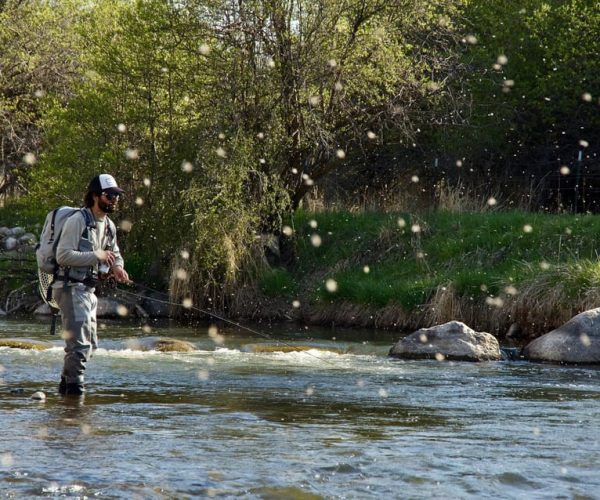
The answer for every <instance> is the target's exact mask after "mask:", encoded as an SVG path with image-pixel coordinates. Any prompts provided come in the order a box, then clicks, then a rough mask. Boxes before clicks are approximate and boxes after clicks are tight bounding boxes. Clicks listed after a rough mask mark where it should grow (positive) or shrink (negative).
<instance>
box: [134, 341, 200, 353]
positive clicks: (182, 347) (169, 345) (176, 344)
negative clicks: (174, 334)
mask: <svg viewBox="0 0 600 500" xmlns="http://www.w3.org/2000/svg"><path fill="white" fill-rule="evenodd" d="M127 347H128V348H129V349H132V350H134V351H159V352H194V351H197V350H198V348H197V347H196V346H195V345H194V344H192V343H191V342H188V341H187V340H179V339H171V338H168V337H143V338H140V339H132V340H129V341H127Z"/></svg>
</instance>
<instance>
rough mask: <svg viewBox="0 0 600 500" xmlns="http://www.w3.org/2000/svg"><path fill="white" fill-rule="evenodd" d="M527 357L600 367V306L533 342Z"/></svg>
mask: <svg viewBox="0 0 600 500" xmlns="http://www.w3.org/2000/svg"><path fill="white" fill-rule="evenodd" d="M523 356H524V357H525V358H526V359H529V360H530V361H549V362H555V363H583V364H600V307H599V308H596V309H590V310H589V311H584V312H582V313H580V314H578V315H577V316H574V317H573V318H571V319H570V320H569V321H567V322H566V323H565V324H564V325H562V326H559V327H558V328H557V329H555V330H552V331H551V332H549V333H546V334H545V335H542V336H541V337H538V338H537V339H535V340H534V341H532V342H530V343H529V344H527V345H526V346H525V348H524V349H523Z"/></svg>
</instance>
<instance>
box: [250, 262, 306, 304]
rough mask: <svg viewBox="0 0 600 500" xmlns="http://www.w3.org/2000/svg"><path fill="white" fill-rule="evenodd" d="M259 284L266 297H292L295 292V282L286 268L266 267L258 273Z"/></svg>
mask: <svg viewBox="0 0 600 500" xmlns="http://www.w3.org/2000/svg"><path fill="white" fill-rule="evenodd" d="M259 286H260V289H261V291H262V292H263V293H264V294H265V295H266V296H267V297H278V298H283V297H292V296H293V294H294V293H296V292H297V283H296V282H295V281H294V279H293V277H292V275H291V274H290V272H289V271H288V270H287V269H284V268H281V267H277V268H274V269H268V270H266V271H265V272H263V273H262V274H261V275H260V278H259Z"/></svg>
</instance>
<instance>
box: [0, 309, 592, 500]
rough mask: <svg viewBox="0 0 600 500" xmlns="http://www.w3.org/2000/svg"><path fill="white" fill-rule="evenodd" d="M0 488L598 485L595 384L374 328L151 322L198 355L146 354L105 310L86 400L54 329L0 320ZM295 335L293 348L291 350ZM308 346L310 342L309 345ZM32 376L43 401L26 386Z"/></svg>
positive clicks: (182, 493)
mask: <svg viewBox="0 0 600 500" xmlns="http://www.w3.org/2000/svg"><path fill="white" fill-rule="evenodd" d="M0 331H1V332H2V333H1V335H2V337H11V338H14V337H21V338H22V337H28V338H34V339H38V340H49V339H50V340H51V341H53V343H54V347H53V348H52V349H49V350H45V351H26V350H21V349H8V348H0V380H2V383H1V384H0V422H2V428H3V431H4V432H3V438H2V440H0V491H1V492H2V494H3V495H6V496H14V497H19V498H21V497H68V498H75V497H79V498H82V497H91V496H100V497H103V496H107V497H110V498H135V497H138V498H182V497H199V498H206V497H218V498H229V497H238V496H243V497H245V498H298V499H312V498H369V497H371V498H381V497H393V498H404V497H413V498H414V497H429V496H435V497H441V496H444V497H450V498H465V497H472V496H484V497H485V496H487V497H494V498H531V497H532V496H533V497H553V498H554V497H569V498H571V497H580V498H593V497H594V496H595V495H596V494H597V493H596V492H597V491H598V487H599V486H600V478H599V477H598V474H597V471H598V470H600V463H599V462H600V444H599V442H598V439H599V438H598V436H599V434H600V433H599V432H598V430H599V424H598V422H600V403H599V400H600V382H599V380H598V373H599V372H598V371H597V370H594V369H588V368H574V367H560V366H548V365H534V364H527V363H523V362H495V363H479V364H470V363H448V362H444V363H439V362H437V361H407V362H399V361H393V360H389V359H388V358H387V357H386V353H387V350H388V348H389V345H390V344H391V340H390V339H386V340H378V339H377V336H376V335H375V334H374V333H373V332H368V335H366V336H361V335H360V332H356V331H354V332H339V331H335V332H331V331H320V330H317V329H309V330H308V331H306V330H300V331H294V330H293V329H289V328H288V329H287V330H285V331H281V332H278V331H277V330H275V329H271V330H270V331H269V335H271V336H274V335H277V336H278V337H279V336H280V337H281V339H282V340H283V342H284V344H280V345H285V346H286V348H285V349H282V351H285V352H278V351H277V349H275V348H274V346H277V345H278V344H277V342H276V341H273V340H268V339H264V338H255V337H251V336H247V335H245V334H242V333H240V332H239V331H237V332H236V331H222V332H220V333H221V334H222V336H223V338H224V343H223V344H222V345H215V344H214V342H213V341H212V340H211V338H210V337H209V336H208V333H207V330H206V328H204V329H202V328H194V329H186V328H180V327H174V326H169V325H166V326H163V327H156V328H154V331H153V332H152V335H155V336H169V337H178V338H182V339H185V340H188V341H191V342H193V343H194V345H196V347H197V348H198V351H195V352H191V353H159V352H152V351H150V352H140V351H135V350H132V349H131V346H132V345H135V343H131V342H128V340H129V339H132V338H139V337H141V336H146V335H147V334H146V333H143V332H142V331H141V330H140V329H139V327H138V326H137V325H116V324H108V325H107V326H106V327H105V328H104V329H103V333H102V337H103V338H102V341H101V349H100V350H99V351H98V352H97V353H96V355H95V356H94V358H93V359H92V361H91V363H90V367H89V373H88V393H87V394H86V395H85V397H84V398H81V399H76V398H63V397H60V396H58V395H57V394H56V388H57V383H58V374H59V373H60V368H61V365H62V355H63V352H62V348H61V345H60V341H58V340H53V339H51V338H50V337H49V336H48V335H47V325H45V324H39V323H35V322H22V323H15V322H8V321H0ZM290 346H292V347H293V348H291V347H290ZM307 349H309V350H307ZM39 390H42V391H44V392H45V393H46V395H47V400H46V401H35V400H32V399H31V398H30V396H31V395H32V394H33V393H34V392H36V391H39Z"/></svg>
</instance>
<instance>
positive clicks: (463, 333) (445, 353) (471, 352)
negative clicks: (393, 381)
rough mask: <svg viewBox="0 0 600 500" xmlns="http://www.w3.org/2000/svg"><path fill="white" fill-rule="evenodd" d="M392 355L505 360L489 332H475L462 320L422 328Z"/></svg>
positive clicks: (469, 359) (393, 350) (399, 343)
mask: <svg viewBox="0 0 600 500" xmlns="http://www.w3.org/2000/svg"><path fill="white" fill-rule="evenodd" d="M389 355H390V356H392V357H395V358H403V359H437V360H440V361H441V360H443V359H449V360H457V361H490V360H493V361H495V360H499V359H502V353H501V352H500V345H499V344H498V340H496V337H494V336H493V335H491V334H490V333H485V332H476V331H474V330H472V329H471V328H469V327H468V326H467V325H465V324H464V323H461V322H460V321H450V322H448V323H444V324H443V325H437V326H432V327H431V328H421V329H420V330H417V331H416V332H414V333H411V334H410V335H408V336H406V337H404V338H403V339H401V340H400V341H398V342H397V343H396V344H395V345H394V346H393V347H392V348H391V349H390V353H389Z"/></svg>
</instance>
